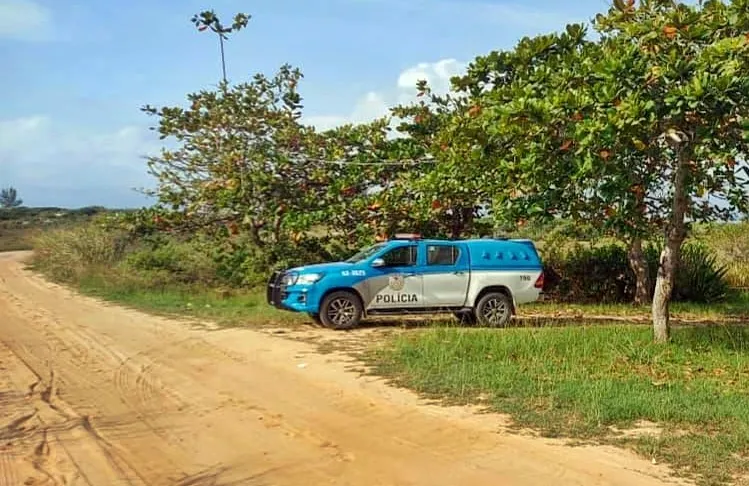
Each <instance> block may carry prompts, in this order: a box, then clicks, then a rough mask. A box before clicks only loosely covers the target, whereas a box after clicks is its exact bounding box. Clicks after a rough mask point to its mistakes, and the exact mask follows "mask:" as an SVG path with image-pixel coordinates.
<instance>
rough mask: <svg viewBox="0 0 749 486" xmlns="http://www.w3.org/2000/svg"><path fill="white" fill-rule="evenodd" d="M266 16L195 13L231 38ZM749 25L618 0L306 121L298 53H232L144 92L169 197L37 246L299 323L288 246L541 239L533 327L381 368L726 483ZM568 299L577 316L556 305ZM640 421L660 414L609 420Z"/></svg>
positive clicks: (171, 292)
mask: <svg viewBox="0 0 749 486" xmlns="http://www.w3.org/2000/svg"><path fill="white" fill-rule="evenodd" d="M249 19H250V17H249V16H247V15H244V14H238V15H237V16H236V17H235V20H234V24H232V27H224V26H222V24H221V22H220V20H219V19H218V17H217V16H216V15H215V14H214V13H213V12H203V13H201V14H199V15H198V16H196V17H195V18H194V22H195V24H196V26H197V27H198V29H200V30H207V29H208V28H210V30H211V32H214V33H217V34H218V35H219V42H221V43H222V44H221V45H223V41H224V39H225V38H224V37H222V32H224V29H229V30H226V32H227V33H229V32H234V31H238V30H241V29H244V28H245V27H246V26H247V24H248V21H249ZM747 26H749V14H748V11H747V8H746V2H745V0H732V1H729V2H720V1H711V2H701V3H699V4H691V3H690V4H682V3H679V2H671V1H665V0H650V1H642V2H638V1H634V0H615V1H614V2H613V6H612V8H611V9H610V10H609V11H608V12H606V13H604V14H601V15H599V16H597V17H596V19H595V22H594V25H593V28H594V29H595V30H596V32H597V34H598V35H597V36H592V37H595V39H592V38H591V36H588V35H587V31H586V28H585V27H584V26H582V25H568V26H566V27H565V26H560V30H559V32H558V33H553V34H548V35H543V36H537V37H534V38H525V39H522V40H521V41H520V42H518V44H517V45H516V46H514V47H513V48H511V49H507V50H503V51H496V52H491V53H488V54H487V55H483V56H479V57H477V58H476V59H475V60H474V62H472V63H471V64H470V65H469V67H468V69H467V72H466V73H465V75H464V76H459V77H456V78H455V79H453V82H452V88H451V89H450V92H449V93H435V92H433V91H432V88H431V87H430V86H429V85H428V83H426V82H423V81H421V82H419V83H418V84H417V86H416V88H417V93H418V95H417V98H416V99H415V100H413V101H412V102H410V103H406V104H404V105H400V106H395V107H393V108H392V109H391V113H390V115H391V116H389V117H384V118H382V119H379V120H374V121H372V122H370V123H365V124H359V125H347V126H342V127H338V128H336V129H333V130H328V131H323V132H321V131H318V130H316V129H314V128H313V127H309V126H306V125H304V124H303V123H302V122H301V121H300V120H302V119H303V118H302V116H303V103H302V96H301V94H300V85H301V82H302V80H303V75H302V73H301V71H299V70H298V69H295V68H294V67H292V66H288V65H283V66H281V67H280V68H279V69H278V71H277V72H276V73H274V74H273V75H270V76H266V75H264V74H257V75H255V76H254V77H253V78H252V79H251V80H250V81H247V82H242V83H238V84H230V83H229V82H227V81H226V76H225V71H223V70H222V73H224V76H223V81H222V82H220V84H219V85H218V87H217V88H216V89H210V90H209V89H203V90H199V91H197V92H194V93H191V94H188V95H187V97H186V102H185V103H184V104H183V105H180V106H162V107H158V106H150V105H149V106H145V107H143V111H144V113H145V114H146V115H147V116H150V117H152V119H154V122H155V123H154V129H155V130H156V131H158V133H159V134H160V136H161V137H162V138H163V139H166V140H168V141H170V142H172V143H171V144H170V145H169V148H168V149H164V151H163V152H162V153H160V154H159V155H158V156H153V157H151V158H150V159H149V160H148V170H149V171H150V173H151V174H152V175H153V176H154V178H155V179H156V180H157V187H156V189H155V191H154V196H156V198H157V203H156V204H155V205H154V206H152V207H149V208H144V209H141V210H138V211H133V212H120V213H103V214H100V215H97V216H96V217H95V218H93V219H92V220H91V222H90V223H88V224H85V225H76V226H70V227H64V228H57V229H54V230H52V231H45V232H43V233H41V234H39V235H38V237H37V238H36V239H35V250H36V252H35V259H34V262H33V264H34V266H35V267H36V268H37V269H39V270H40V271H42V272H44V273H45V274H46V275H48V276H49V277H50V278H52V279H53V280H55V281H59V282H63V283H67V284H71V285H74V286H76V287H78V288H80V289H82V290H83V291H85V292H87V293H90V294H94V295H99V296H102V297H104V298H108V299H113V300H116V301H118V302H122V303H125V304H129V305H132V306H135V307H138V308H141V309H145V310H150V311H155V312H160V313H166V314H179V315H187V316H194V317H198V318H211V319H215V320H217V321H219V322H223V323H226V324H227V325H257V324H262V323H281V322H283V323H298V322H301V321H303V320H304V318H303V317H299V316H290V315H287V314H282V313H279V312H276V311H274V310H270V309H268V307H267V306H265V305H264V301H265V296H264V287H263V286H264V284H265V282H266V279H267V278H268V275H269V273H270V272H271V270H272V269H274V268H279V267H281V268H283V267H288V266H292V265H297V264H303V263H314V262H320V261H332V260H340V259H342V258H345V257H347V256H349V255H350V254H352V253H353V252H354V251H356V250H357V249H358V248H360V247H362V246H364V245H367V244H370V243H372V242H374V241H377V240H380V239H383V238H387V237H388V236H390V235H392V234H393V233H395V232H397V231H408V232H419V233H421V234H423V235H424V236H427V237H447V238H466V237H484V236H494V237H498V236H508V237H518V238H531V239H533V240H534V241H535V242H536V243H537V244H538V247H539V249H540V252H541V254H542V257H543V260H544V264H545V269H546V275H547V278H546V282H545V288H544V291H545V294H546V295H547V297H548V301H547V302H543V303H538V304H535V305H532V306H528V307H526V308H523V309H521V310H520V312H521V317H523V316H526V317H527V316H531V317H532V319H530V320H525V321H523V320H519V323H520V324H522V323H525V324H527V327H523V328H511V329H505V330H493V331H489V330H482V329H465V328H464V329H459V328H452V327H449V328H443V327H437V328H433V329H428V330H422V331H419V332H414V333H405V334H402V335H399V336H397V337H395V338H394V339H393V340H392V341H390V342H388V343H386V345H385V346H384V347H382V348H378V350H377V351H374V352H372V353H371V354H370V355H369V359H370V360H371V363H372V364H373V366H374V369H375V370H376V371H377V372H379V373H382V374H385V375H387V376H391V377H392V378H393V379H394V380H395V381H396V382H397V383H400V384H402V385H406V386H409V387H413V388H415V389H417V390H419V391H421V392H423V393H426V394H428V395H431V396H437V397H442V398H445V399H450V400H453V401H455V400H457V401H460V402H474V401H479V402H480V403H485V404H487V405H489V406H490V407H491V408H493V409H495V410H500V411H503V412H506V413H509V414H510V415H511V416H512V417H513V419H514V420H515V422H516V423H517V425H518V426H527V427H532V428H534V429H537V430H540V431H542V432H544V433H547V434H551V435H565V436H572V437H579V438H588V439H596V440H605V441H614V442H616V443H620V444H625V445H629V446H631V447H634V448H636V449H637V450H638V451H640V452H641V453H643V454H645V455H646V456H648V457H652V458H654V459H656V460H659V461H660V460H665V461H667V462H669V463H671V464H673V465H675V466H677V467H678V468H679V471H681V472H685V473H690V474H693V475H695V476H696V477H697V478H698V479H699V480H700V481H702V482H703V483H705V484H717V483H720V482H722V481H730V480H731V479H736V478H738V477H739V476H741V475H742V474H746V473H747V472H748V471H747V469H749V459H747V458H748V457H749V415H747V413H748V412H747V411H748V410H749V400H747V398H746V397H747V395H746V392H747V376H746V371H745V368H746V367H747V366H746V365H747V359H748V357H749V354H747V353H748V352H749V350H747V344H746V343H747V334H746V332H745V329H744V328H743V327H742V326H741V324H746V323H747V321H748V320H749V297H747V295H748V294H747V287H749V222H747V221H746V216H747V214H748V213H749V193H748V191H749V168H748V167H747V165H746V160H747V154H749V124H747V120H749V98H747V96H746V93H747V92H749V37H747V35H746V32H747ZM224 68H225V66H224ZM570 317H572V318H574V319H576V320H578V321H581V322H578V324H583V325H582V326H581V325H577V326H569V327H560V328H556V327H554V326H552V325H551V324H562V323H565V322H566V319H569V318H570ZM613 318H617V319H619V322H620V323H619V324H618V325H608V326H602V325H591V323H590V322H587V323H586V321H585V320H586V319H595V320H596V321H601V320H608V321H609V322H608V323H609V324H611V320H612V319H613ZM672 319H679V320H681V321H689V322H692V323H694V322H699V323H700V324H701V325H700V326H697V327H687V326H680V327H678V328H676V329H675V332H673V334H672V332H671V331H672V329H671V323H672ZM646 322H649V323H651V324H652V329H650V330H648V329H646V328H645V327H643V326H635V325H633V324H634V323H646ZM708 324H710V325H708ZM638 421H650V422H653V423H654V424H655V426H654V428H655V429H656V430H655V434H654V435H652V436H642V437H632V436H628V435H616V434H615V433H613V432H612V431H611V427H617V428H628V427H632V426H633V425H636V424H637V422H638Z"/></svg>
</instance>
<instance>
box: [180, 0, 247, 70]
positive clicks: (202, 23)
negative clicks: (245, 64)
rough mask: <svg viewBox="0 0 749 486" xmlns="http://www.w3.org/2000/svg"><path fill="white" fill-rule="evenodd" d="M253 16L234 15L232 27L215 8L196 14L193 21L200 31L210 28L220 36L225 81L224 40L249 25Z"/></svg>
mask: <svg viewBox="0 0 749 486" xmlns="http://www.w3.org/2000/svg"><path fill="white" fill-rule="evenodd" d="M250 18H252V17H251V16H250V15H248V14H244V13H238V14H236V15H235V16H234V21H233V22H232V24H231V27H226V26H224V25H223V24H222V23H221V21H220V20H219V18H218V16H217V15H216V13H215V12H214V11H213V10H206V11H203V12H200V13H199V14H195V15H194V16H193V17H192V19H191V22H192V23H193V24H195V27H197V28H198V30H199V31H200V32H204V31H206V30H210V31H211V32H213V33H215V34H216V35H217V36H218V42H219V46H220V47H221V72H222V73H223V78H222V79H223V81H224V83H226V58H225V56H224V41H225V40H228V39H229V37H228V34H231V33H232V32H237V31H239V30H242V29H244V28H245V27H247V23H248V22H249V21H250Z"/></svg>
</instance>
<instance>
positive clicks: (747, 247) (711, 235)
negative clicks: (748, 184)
mask: <svg viewBox="0 0 749 486" xmlns="http://www.w3.org/2000/svg"><path fill="white" fill-rule="evenodd" d="M694 239H695V240H697V241H700V242H703V243H704V244H705V245H707V246H708V247H709V248H710V249H711V250H712V251H713V252H715V256H716V258H717V261H718V262H719V263H720V264H721V265H725V267H726V281H727V283H728V285H729V286H731V287H735V288H749V221H743V222H740V223H721V224H717V223H714V224H703V225H697V226H695V228H694Z"/></svg>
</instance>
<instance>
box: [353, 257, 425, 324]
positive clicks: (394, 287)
mask: <svg viewBox="0 0 749 486" xmlns="http://www.w3.org/2000/svg"><path fill="white" fill-rule="evenodd" d="M419 256H420V255H419V245H418V244H413V245H404V246H399V247H397V248H393V249H392V250H390V251H388V252H387V253H385V254H383V255H382V257H381V258H382V259H383V260H384V261H385V266H383V267H379V268H378V269H377V271H378V272H379V273H380V275H379V276H378V277H377V278H374V279H369V281H368V282H369V286H370V287H369V289H368V290H369V292H368V293H369V296H370V302H369V305H367V308H368V309H381V310H382V309H414V308H418V307H425V304H424V291H423V277H422V274H421V272H419V271H418V269H419V266H418V263H419Z"/></svg>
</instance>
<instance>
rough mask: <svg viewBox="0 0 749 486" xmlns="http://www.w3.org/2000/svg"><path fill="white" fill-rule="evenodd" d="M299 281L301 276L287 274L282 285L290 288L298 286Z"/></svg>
mask: <svg viewBox="0 0 749 486" xmlns="http://www.w3.org/2000/svg"><path fill="white" fill-rule="evenodd" d="M298 279H299V275H298V274H297V273H294V272H290V273H287V274H286V275H284V276H283V280H282V282H281V283H282V285H285V286H287V287H288V286H290V285H294V284H296V282H297V280H298Z"/></svg>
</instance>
